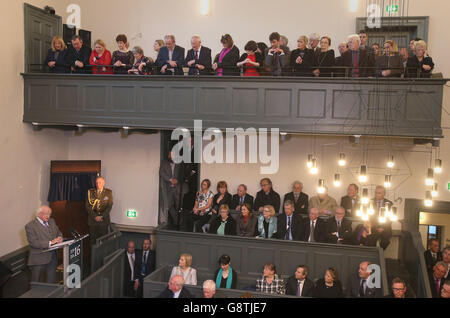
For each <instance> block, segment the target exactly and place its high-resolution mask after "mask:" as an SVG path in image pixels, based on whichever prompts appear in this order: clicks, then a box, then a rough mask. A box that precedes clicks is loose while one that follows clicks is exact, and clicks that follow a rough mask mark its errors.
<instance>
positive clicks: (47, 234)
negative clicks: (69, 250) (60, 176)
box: [25, 206, 63, 284]
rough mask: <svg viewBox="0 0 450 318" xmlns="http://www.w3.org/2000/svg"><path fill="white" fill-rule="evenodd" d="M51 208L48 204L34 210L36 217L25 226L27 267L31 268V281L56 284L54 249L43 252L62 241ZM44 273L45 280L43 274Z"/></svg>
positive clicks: (56, 265) (56, 262)
mask: <svg viewBox="0 0 450 318" xmlns="http://www.w3.org/2000/svg"><path fill="white" fill-rule="evenodd" d="M51 215H52V210H51V209H50V208H49V207H48V206H42V207H40V208H39V209H38V210H37V212H36V218H35V219H34V220H33V221H31V222H29V223H28V224H27V225H26V226H25V232H26V234H27V240H28V244H29V245H30V254H29V256H28V267H29V268H30V270H31V281H32V282H41V281H43V282H46V283H48V284H56V283H57V278H56V268H57V267H58V258H57V255H56V251H52V252H45V251H46V250H47V249H49V248H50V247H51V246H52V245H55V244H58V243H62V242H63V238H62V233H61V231H60V230H59V228H58V226H57V225H56V223H55V220H53V219H51V218H50V216H51ZM44 272H45V273H46V280H44V279H43V274H44Z"/></svg>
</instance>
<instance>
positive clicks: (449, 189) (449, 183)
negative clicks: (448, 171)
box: [447, 182, 450, 191]
mask: <svg viewBox="0 0 450 318" xmlns="http://www.w3.org/2000/svg"><path fill="white" fill-rule="evenodd" d="M447 190H448V191H450V182H447Z"/></svg>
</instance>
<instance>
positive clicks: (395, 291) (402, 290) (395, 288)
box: [387, 277, 413, 298]
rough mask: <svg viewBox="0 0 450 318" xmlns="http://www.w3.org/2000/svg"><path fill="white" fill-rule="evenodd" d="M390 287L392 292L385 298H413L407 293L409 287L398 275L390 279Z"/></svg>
mask: <svg viewBox="0 0 450 318" xmlns="http://www.w3.org/2000/svg"><path fill="white" fill-rule="evenodd" d="M391 289H392V292H391V294H390V295H389V296H387V298H413V297H411V295H409V289H408V288H407V287H406V283H405V281H404V280H403V279H401V278H400V277H396V278H394V279H393V280H392V285H391Z"/></svg>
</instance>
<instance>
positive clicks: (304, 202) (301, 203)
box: [283, 192, 309, 215]
mask: <svg viewBox="0 0 450 318" xmlns="http://www.w3.org/2000/svg"><path fill="white" fill-rule="evenodd" d="M286 201H292V202H293V203H294V208H295V210H294V213H300V214H304V215H307V214H308V202H309V197H308V195H307V194H306V193H303V192H301V193H300V195H299V197H298V200H297V202H295V196H294V192H289V193H286V194H285V195H284V200H283V204H284V203H285V202H286Z"/></svg>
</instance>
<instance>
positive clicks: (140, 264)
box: [134, 238, 156, 298]
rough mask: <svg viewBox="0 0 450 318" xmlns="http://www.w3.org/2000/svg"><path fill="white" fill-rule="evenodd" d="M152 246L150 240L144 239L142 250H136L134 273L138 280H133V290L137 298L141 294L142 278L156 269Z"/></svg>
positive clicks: (140, 296)
mask: <svg viewBox="0 0 450 318" xmlns="http://www.w3.org/2000/svg"><path fill="white" fill-rule="evenodd" d="M151 246H152V242H151V240H150V239H149V238H148V239H144V242H143V244H142V250H136V260H135V262H136V269H137V271H136V275H137V277H138V280H135V283H134V290H135V291H136V293H137V296H138V297H139V298H142V296H143V290H144V289H143V287H144V278H145V277H147V276H148V275H150V274H151V273H152V272H153V271H154V270H155V269H156V259H155V258H156V254H155V252H154V251H152V250H151V249H150V248H151Z"/></svg>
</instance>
